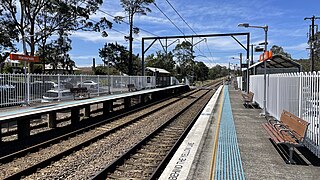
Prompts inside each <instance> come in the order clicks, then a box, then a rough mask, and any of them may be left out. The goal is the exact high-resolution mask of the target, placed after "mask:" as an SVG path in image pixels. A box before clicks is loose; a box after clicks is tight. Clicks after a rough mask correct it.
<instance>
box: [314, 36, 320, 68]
mask: <svg viewBox="0 0 320 180" xmlns="http://www.w3.org/2000/svg"><path fill="white" fill-rule="evenodd" d="M314 57H315V61H319V60H320V32H317V33H316V34H315V43H314ZM315 70H318V71H319V70H320V69H315Z"/></svg>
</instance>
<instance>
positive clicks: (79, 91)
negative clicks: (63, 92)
mask: <svg viewBox="0 0 320 180" xmlns="http://www.w3.org/2000/svg"><path fill="white" fill-rule="evenodd" d="M70 92H71V93H72V94H73V99H74V100H75V99H76V97H79V98H81V97H86V98H90V93H89V91H88V89H87V88H86V87H78V88H70Z"/></svg>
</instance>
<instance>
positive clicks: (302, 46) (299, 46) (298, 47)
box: [283, 42, 309, 51]
mask: <svg viewBox="0 0 320 180" xmlns="http://www.w3.org/2000/svg"><path fill="white" fill-rule="evenodd" d="M308 47H309V45H308V44H307V43H306V42H305V43H301V44H297V45H293V46H285V47H283V48H284V49H285V50H296V51H302V50H306V48H308Z"/></svg>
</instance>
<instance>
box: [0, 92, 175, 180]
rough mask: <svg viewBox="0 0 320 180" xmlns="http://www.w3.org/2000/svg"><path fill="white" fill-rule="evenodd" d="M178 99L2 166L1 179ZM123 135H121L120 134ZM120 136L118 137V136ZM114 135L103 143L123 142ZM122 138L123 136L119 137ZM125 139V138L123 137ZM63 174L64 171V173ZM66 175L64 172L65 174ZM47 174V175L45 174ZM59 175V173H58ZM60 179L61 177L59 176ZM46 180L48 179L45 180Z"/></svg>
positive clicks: (0, 167)
mask: <svg viewBox="0 0 320 180" xmlns="http://www.w3.org/2000/svg"><path fill="white" fill-rule="evenodd" d="M176 99H177V98H173V99H170V100H168V101H165V102H162V103H159V104H156V105H154V106H152V107H150V108H147V109H145V110H143V111H139V112H137V113H134V114H132V115H129V116H126V117H124V118H121V119H119V120H116V121H113V122H111V123H108V124H106V125H104V126H101V127H98V128H96V129H94V130H91V131H88V132H85V133H83V134H80V135H78V136H76V137H73V138H70V139H68V140H65V141H62V142H60V143H58V144H54V145H52V146H50V147H47V148H45V149H42V150H40V151H38V152H35V153H30V154H28V155H26V156H24V157H22V158H17V159H15V160H13V161H12V162H9V163H6V164H2V165H0V172H1V173H0V179H2V178H4V177H7V176H9V175H11V174H13V173H15V172H17V171H19V170H21V169H24V168H25V167H28V166H30V165H33V164H36V163H38V162H40V161H42V160H44V159H46V158H48V157H52V156H53V155H55V154H57V153H60V152H61V151H63V150H65V149H68V148H70V147H74V146H76V145H77V144H80V143H81V142H83V141H84V140H87V139H90V138H92V137H94V136H97V135H99V134H102V133H103V132H104V131H106V130H108V129H111V128H112V127H115V126H117V125H119V124H122V123H124V122H127V121H130V120H131V119H133V118H135V117H138V116H140V115H142V114H145V113H147V112H150V111H151V110H153V109H156V108H158V107H160V106H163V105H165V104H169V103H170V102H172V101H174V100H176ZM120 134H121V133H120ZM117 136H118V135H117ZM111 137H112V135H111V136H110V137H107V138H106V139H105V140H101V142H104V141H107V142H111V143H110V146H113V143H116V144H117V143H118V142H121V140H122V139H123V138H122V139H121V138H118V139H117V138H114V139H115V140H114V141H113V140H109V139H108V138H111ZM119 137H121V135H120V136H119ZM123 137H125V136H123ZM91 154H92V155H94V154H96V152H93V153H91ZM92 158H95V156H93V157H92ZM62 172H63V171H62ZM63 173H64V172H63ZM45 174H46V173H45ZM53 174H57V172H54V173H53ZM58 174H59V173H58ZM58 177H59V176H58ZM47 178H50V177H47ZM45 179H46V178H45Z"/></svg>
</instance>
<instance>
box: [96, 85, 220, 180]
mask: <svg viewBox="0 0 320 180" xmlns="http://www.w3.org/2000/svg"><path fill="white" fill-rule="evenodd" d="M213 93H214V92H213V91H208V92H207V93H205V94H204V95H203V96H201V97H199V98H198V99H197V100H195V101H194V102H193V103H192V104H190V105H189V106H187V107H186V108H184V109H183V110H181V111H180V112H179V113H177V114H176V115H175V116H174V117H172V118H170V119H169V120H168V121H166V122H165V123H163V124H162V125H161V126H159V128H157V129H156V130H155V131H153V132H152V133H150V134H149V135H148V136H147V137H145V138H144V139H143V140H142V141H140V142H139V143H137V144H136V145H135V146H133V147H132V148H131V149H129V150H128V151H127V152H126V153H124V154H123V155H122V156H121V157H119V158H118V159H117V160H115V161H113V162H112V163H111V164H110V165H109V166H107V167H106V168H105V169H103V170H102V171H100V172H98V174H97V175H96V176H95V177H93V178H92V179H156V178H157V177H158V176H159V175H160V173H161V170H162V169H163V167H164V165H165V164H166V163H167V161H168V160H169V159H170V157H171V156H172V155H173V153H174V152H175V150H176V149H177V148H178V146H179V145H180V144H181V142H182V140H183V139H184V137H185V136H186V135H187V133H188V132H189V130H190V129H191V127H192V125H193V124H194V123H195V121H196V119H197V117H198V116H199V115H200V113H201V111H202V110H203V108H204V107H205V105H206V104H207V102H208V101H209V99H210V97H211V96H212V95H213ZM190 117H192V118H190Z"/></svg>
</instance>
